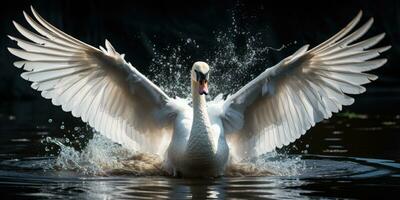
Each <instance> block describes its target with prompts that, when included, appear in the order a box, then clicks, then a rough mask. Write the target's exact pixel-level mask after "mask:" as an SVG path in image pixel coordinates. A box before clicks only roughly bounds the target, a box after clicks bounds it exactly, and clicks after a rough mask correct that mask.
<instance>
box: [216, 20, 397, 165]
mask: <svg viewBox="0 0 400 200" xmlns="http://www.w3.org/2000/svg"><path fill="white" fill-rule="evenodd" d="M360 18H361V12H360V13H359V14H358V15H357V17H356V18H355V19H353V20H352V21H351V22H350V24H349V25H347V26H346V27H345V28H344V29H342V30H341V31H340V32H339V33H337V34H336V35H334V36H333V37H331V38H330V39H328V40H327V41H325V42H323V43H322V44H320V45H318V46H317V47H315V48H313V49H311V50H307V49H308V45H306V46H304V47H302V48H300V49H299V50H298V51H297V52H295V53H294V54H293V55H291V56H289V57H287V58H286V59H284V60H282V61H281V62H279V63H278V64H277V65H275V66H273V67H271V68H268V69H267V70H265V71H264V72H263V73H262V74H261V75H259V76H258V77H257V78H256V79H254V80H253V81H251V82H250V83H248V84H247V85H245V86H244V87H243V88H242V89H240V90H239V91H238V92H237V93H235V94H234V95H232V96H230V97H228V98H227V99H226V101H225V103H224V110H223V114H222V117H221V118H222V120H223V123H224V128H225V130H226V132H228V134H227V137H228V143H230V147H231V148H232V150H233V151H234V152H233V155H236V156H238V157H239V158H244V157H246V156H257V155H260V154H263V153H266V152H268V151H272V150H274V149H275V148H280V147H282V146H283V145H287V144H289V143H291V142H293V141H295V140H296V139H297V138H299V137H300V136H301V135H302V134H304V133H305V132H306V130H308V129H309V128H310V127H312V126H314V125H315V123H317V122H320V121H321V120H323V119H327V118H329V117H331V116H332V112H338V111H340V110H341V109H342V105H350V104H352V103H353V102H354V99H353V98H352V97H349V96H347V95H346V94H360V93H363V92H365V88H364V87H362V86H361V85H362V84H366V83H369V82H370V81H371V80H375V79H377V76H375V75H372V74H367V73H363V72H365V71H369V70H372V69H376V68H378V67H380V66H382V65H383V64H384V63H386V59H374V60H371V59H373V58H376V57H377V56H379V55H380V53H382V52H384V51H386V50H388V49H389V48H390V47H383V48H376V49H369V48H370V47H372V46H374V45H375V44H377V43H378V42H379V41H380V40H381V39H382V38H383V37H384V34H379V35H377V36H375V37H371V38H369V39H367V40H364V41H361V42H358V43H355V44H352V43H353V42H354V41H355V40H357V39H359V38H360V37H361V36H363V35H364V33H365V32H366V31H367V30H368V29H369V28H370V27H371V25H372V22H373V20H372V19H370V20H369V21H368V22H367V23H366V24H364V25H363V26H361V27H360V28H359V29H357V30H355V31H353V32H352V33H350V31H351V30H352V29H353V28H354V26H355V25H356V24H357V23H358V21H359V20H360ZM367 49H369V50H367ZM229 132H230V134H229Z"/></svg>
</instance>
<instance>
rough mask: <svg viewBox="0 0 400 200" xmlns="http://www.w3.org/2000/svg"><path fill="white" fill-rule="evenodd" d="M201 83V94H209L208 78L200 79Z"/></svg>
mask: <svg viewBox="0 0 400 200" xmlns="http://www.w3.org/2000/svg"><path fill="white" fill-rule="evenodd" d="M199 83H200V85H199V94H200V95H202V94H205V95H208V83H207V80H204V79H203V80H200V81H199Z"/></svg>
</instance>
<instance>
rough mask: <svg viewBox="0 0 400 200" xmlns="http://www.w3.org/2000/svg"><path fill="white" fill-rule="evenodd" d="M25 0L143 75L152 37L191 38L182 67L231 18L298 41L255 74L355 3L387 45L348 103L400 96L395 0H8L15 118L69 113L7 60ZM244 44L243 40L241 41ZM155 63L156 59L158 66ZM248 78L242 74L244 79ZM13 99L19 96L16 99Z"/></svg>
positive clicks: (5, 85) (202, 53) (8, 89)
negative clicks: (381, 62)
mask: <svg viewBox="0 0 400 200" xmlns="http://www.w3.org/2000/svg"><path fill="white" fill-rule="evenodd" d="M30 5H33V6H34V7H35V9H36V10H37V11H38V12H39V13H40V14H41V15H42V16H43V17H44V18H45V19H47V20H48V21H49V22H50V23H52V24H53V25H55V26H56V27H59V28H60V29H61V30H63V31H65V32H66V33H69V34H71V35H72V36H74V37H76V38H78V39H80V40H82V41H84V42H86V43H88V44H91V45H93V46H96V47H97V46H99V45H104V40H105V39H106V38H107V39H109V40H110V41H111V43H112V44H113V45H114V47H115V48H116V49H117V51H119V52H120V53H126V60H128V61H129V62H131V63H132V64H133V65H134V66H136V67H137V68H138V69H139V70H140V71H141V72H143V73H144V74H145V75H150V73H151V72H149V70H148V68H147V66H149V65H150V64H151V62H152V59H153V58H154V53H155V52H154V49H153V48H152V47H153V46H154V45H156V46H157V48H159V49H164V48H167V47H171V46H172V47H173V46H174V44H177V43H179V41H182V40H186V39H187V38H191V39H194V40H196V42H197V44H199V46H200V48H198V49H194V50H193V51H192V52H190V51H189V52H186V53H187V54H191V55H192V57H191V58H190V59H188V60H187V61H186V63H185V64H186V66H183V67H186V68H190V66H191V64H192V63H193V62H195V61H197V60H207V58H208V57H209V56H210V55H212V54H213V49H215V46H216V45H218V44H217V43H216V42H215V41H216V40H215V38H216V32H221V31H222V32H224V31H226V30H229V29H232V26H233V25H232V23H233V21H234V20H235V24H236V26H237V29H238V31H239V32H240V31H245V32H247V33H250V35H251V33H254V34H256V33H261V37H260V42H262V43H263V44H265V45H266V46H271V47H276V48H278V47H280V46H281V45H283V44H288V43H292V42H293V41H297V43H295V44H292V45H290V46H289V47H288V48H284V49H283V50H282V51H271V52H270V53H269V54H268V58H267V59H266V60H265V61H263V62H262V63H261V64H260V65H259V68H257V69H253V71H251V72H250V73H253V74H254V75H257V74H258V73H259V72H260V71H262V70H264V69H265V68H266V67H267V66H271V65H272V64H274V63H276V62H278V61H279V60H280V59H282V58H284V57H286V56H288V55H290V54H291V53H293V52H294V51H295V50H296V49H297V48H299V47H301V46H302V45H304V44H307V43H308V44H311V45H312V46H315V45H317V44H319V43H321V42H322V41H324V40H326V39H327V38H328V37H329V36H331V35H333V34H334V33H336V32H337V31H339V30H340V29H341V28H343V27H344V26H345V25H346V24H347V23H348V22H349V21H350V20H351V19H352V18H353V17H354V16H355V15H356V14H357V12H358V11H359V10H363V11H364V16H363V19H362V22H365V21H366V20H367V19H368V18H369V17H374V18H375V23H374V25H373V27H372V28H371V30H370V31H369V32H368V33H367V34H366V36H364V38H366V37H368V36H373V35H376V34H379V33H381V32H385V33H387V36H386V37H385V39H384V40H383V42H381V43H380V44H379V46H384V45H392V49H391V50H389V51H388V52H386V53H384V57H387V58H388V63H387V64H386V65H385V66H384V67H382V68H380V69H378V70H375V71H374V72H373V73H375V74H377V75H379V77H380V78H379V79H378V80H377V81H375V82H374V83H372V84H369V85H368V86H367V92H366V93H364V94H362V95H359V96H357V97H356V98H357V101H356V103H355V104H354V105H352V106H351V107H348V108H346V109H347V110H350V111H356V112H362V113H370V112H371V113H383V112H390V113H395V114H397V113H398V111H399V106H398V105H397V104H398V103H399V99H400V81H399V72H400V66H398V65H399V63H400V58H399V56H398V55H400V54H399V53H400V42H399V40H400V12H399V9H400V1H395V0H393V1H390V0H388V1H366V0H359V1H301V2H297V1H296V2H294V1H283V0H281V1H199V2H192V1H184V2H180V1H141V2H140V3H139V2H136V1H116V0H114V1H95V0H88V1H19V0H14V1H8V2H5V3H3V5H2V6H1V7H0V69H1V71H0V104H1V106H0V107H1V109H2V110H3V112H4V113H9V114H12V115H15V116H17V120H18V119H21V120H22V121H25V122H26V120H27V119H28V120H32V121H35V119H36V115H43V116H47V117H48V116H51V117H52V118H61V119H63V120H65V121H68V120H72V117H70V116H69V114H64V113H63V112H62V111H61V109H59V108H56V107H53V106H52V105H51V103H50V101H48V100H44V99H42V98H41V97H40V94H39V93H38V92H36V91H33V90H32V89H30V86H29V85H30V84H29V83H28V82H26V81H24V80H23V79H21V78H20V77H19V74H20V73H21V71H22V70H21V69H17V68H15V67H13V65H12V62H13V61H15V60H16V58H15V57H13V56H12V55H11V54H10V53H9V52H8V51H7V50H6V47H8V46H13V47H15V46H16V45H15V44H14V43H13V42H12V41H10V40H9V39H8V38H7V37H6V35H8V34H10V35H13V36H19V37H21V36H20V35H19V34H18V33H17V32H16V30H15V28H14V26H13V25H12V23H11V22H12V20H16V21H18V22H19V23H21V24H22V25H25V26H27V23H26V22H25V20H24V18H23V15H22V10H25V11H28V12H30V10H29V9H30ZM248 35H249V34H247V35H241V34H236V35H232V40H233V41H234V43H236V45H237V51H238V52H239V54H240V52H241V51H246V49H245V48H244V47H243V46H244V45H245V44H244V42H243V41H244V40H245V39H246V37H248ZM242 47H243V48H242ZM160 67H162V66H160ZM248 80H249V78H248V77H247V78H246V77H244V80H243V82H244V83H245V82H247V81H248ZM16 102H18V104H16Z"/></svg>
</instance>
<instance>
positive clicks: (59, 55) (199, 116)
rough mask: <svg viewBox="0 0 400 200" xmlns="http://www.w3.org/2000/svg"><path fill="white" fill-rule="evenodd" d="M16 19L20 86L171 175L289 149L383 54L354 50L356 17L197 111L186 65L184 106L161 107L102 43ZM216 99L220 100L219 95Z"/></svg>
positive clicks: (157, 96)
mask: <svg viewBox="0 0 400 200" xmlns="http://www.w3.org/2000/svg"><path fill="white" fill-rule="evenodd" d="M32 13H33V16H34V18H32V17H31V16H29V15H28V14H27V13H25V12H24V16H25V19H26V20H27V22H28V23H29V25H30V26H31V27H32V28H33V29H34V30H35V31H36V32H37V33H34V32H32V31H30V30H28V29H26V28H24V27H23V26H21V25H20V24H18V23H17V22H14V25H15V27H16V29H17V30H18V32H20V33H21V34H22V35H23V36H24V37H25V38H27V39H28V40H29V41H27V40H23V39H19V38H16V37H13V36H9V38H10V39H11V40H14V41H16V42H17V45H18V46H19V47H20V49H17V48H8V50H9V51H10V53H12V54H13V55H15V56H17V57H19V58H21V59H22V60H20V61H16V62H14V65H15V66H16V67H18V68H23V69H24V70H26V72H24V73H22V74H21V76H22V78H24V79H26V80H28V81H31V82H32V85H31V86H32V88H34V89H35V90H38V91H41V95H42V96H43V97H44V98H47V99H51V101H52V103H53V104H54V105H60V106H61V107H62V109H63V110H64V111H66V112H71V113H72V115H73V116H75V117H80V118H81V119H82V121H84V122H87V123H88V124H89V125H90V126H92V127H93V128H94V129H95V130H96V131H98V132H99V133H100V134H102V135H104V136H106V137H108V138H109V139H111V140H113V141H115V142H117V143H120V144H121V145H124V146H125V147H127V148H131V149H134V150H138V151H144V152H150V153H155V154H158V155H160V156H162V157H163V158H164V167H165V169H166V170H167V171H168V172H169V173H170V174H171V175H175V176H183V177H195V176H200V177H210V176H211V177H214V176H221V175H223V173H224V170H225V167H226V165H227V163H228V160H229V161H232V162H233V161H240V160H242V159H245V158H249V157H254V156H259V155H261V154H264V153H266V152H269V151H273V150H274V149H276V148H281V147H282V146H284V145H288V144H289V143H291V142H293V141H295V140H296V139H298V138H299V137H300V136H301V135H303V134H305V132H306V131H307V130H308V129H310V128H311V127H312V126H314V125H315V123H318V122H320V121H321V120H323V119H327V118H329V117H331V116H332V113H336V112H339V111H340V110H341V109H342V106H343V105H351V104H352V103H353V102H354V99H353V98H352V97H350V96H348V95H347V94H360V93H363V92H365V88H364V87H363V86H361V85H363V84H366V83H369V82H370V81H371V80H376V79H377V76H375V75H372V74H368V73H365V72H366V71H370V70H373V69H376V68H379V67H381V66H382V65H383V64H385V63H386V59H380V58H377V57H378V56H379V55H380V54H381V53H382V52H384V51H386V50H388V49H389V48H390V46H386V47H380V48H372V47H373V46H375V45H376V44H377V43H378V42H379V41H381V40H382V38H383V37H384V34H379V35H376V36H374V37H371V38H368V39H366V40H362V41H357V40H359V38H361V37H362V36H363V35H364V34H365V33H366V32H367V31H368V29H369V28H370V27H371V25H372V23H373V19H370V20H369V21H367V22H366V23H365V24H364V25H362V26H360V27H359V28H358V29H356V30H353V29H354V27H355V26H356V25H357V23H358V22H359V21H360V18H361V15H362V12H360V13H359V14H358V15H357V16H356V17H355V18H354V19H353V20H352V21H351V22H350V23H349V24H348V25H347V26H346V27H345V28H344V29H342V30H341V31H339V32H338V33H337V34H335V35H334V36H332V37H331V38H329V39H328V40H326V41H325V42H323V43H321V44H320V45H318V46H316V47H314V48H312V49H310V50H309V49H308V47H309V46H308V45H305V46H303V47H302V48H300V49H299V50H298V51H296V52H295V53H294V54H292V55H290V56H289V57H287V58H285V59H283V60H282V61H281V62H279V63H277V64H276V65H275V66H272V67H270V68H266V70H265V71H264V72H263V73H261V74H260V75H259V76H258V77H256V78H255V79H254V80H252V81H250V82H249V83H248V84H246V85H245V86H244V87H243V88H241V89H240V90H239V91H237V92H236V93H234V94H232V95H229V96H228V97H227V98H226V99H223V98H222V95H218V96H217V98H215V99H214V100H212V101H209V102H207V101H206V97H205V96H206V95H207V94H208V78H209V74H210V71H211V69H210V67H209V66H208V64H207V63H204V62H195V63H194V64H193V66H192V70H191V86H192V106H190V105H189V103H188V102H186V101H185V100H183V99H180V98H170V97H169V96H168V95H167V94H166V93H164V92H163V91H162V90H161V89H160V88H159V87H158V86H156V85H155V84H154V83H153V82H151V81H150V80H149V79H147V78H146V76H144V75H143V74H141V73H140V72H139V71H138V70H137V69H136V68H135V67H134V66H132V65H131V64H130V63H128V62H126V61H125V59H124V55H123V54H119V53H118V52H117V51H116V50H115V49H114V47H113V46H112V45H111V44H110V43H109V42H108V41H107V40H106V43H105V48H103V47H100V48H99V49H97V48H95V47H92V46H90V45H88V44H85V43H83V42H81V41H79V40H77V39H75V38H73V37H72V36H70V35H68V34H66V33H64V32H62V31H61V30H59V29H57V28H55V27H54V26H53V25H51V24H50V23H48V22H47V21H45V20H44V19H43V18H42V17H41V16H40V15H39V14H38V13H37V12H36V11H35V10H34V9H33V8H32ZM221 92H223V91H221Z"/></svg>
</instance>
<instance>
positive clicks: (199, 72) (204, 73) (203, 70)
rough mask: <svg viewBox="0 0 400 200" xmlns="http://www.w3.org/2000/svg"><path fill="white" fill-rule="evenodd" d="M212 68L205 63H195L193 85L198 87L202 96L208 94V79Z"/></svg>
mask: <svg viewBox="0 0 400 200" xmlns="http://www.w3.org/2000/svg"><path fill="white" fill-rule="evenodd" d="M209 72H210V66H208V64H207V63H205V62H201V61H198V62H195V63H194V64H193V67H192V83H194V86H196V87H197V90H198V93H199V94H200V95H203V94H204V95H207V94H208V79H209V74H210V73H209Z"/></svg>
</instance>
